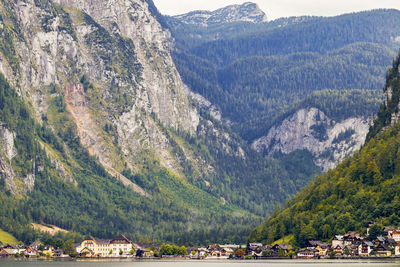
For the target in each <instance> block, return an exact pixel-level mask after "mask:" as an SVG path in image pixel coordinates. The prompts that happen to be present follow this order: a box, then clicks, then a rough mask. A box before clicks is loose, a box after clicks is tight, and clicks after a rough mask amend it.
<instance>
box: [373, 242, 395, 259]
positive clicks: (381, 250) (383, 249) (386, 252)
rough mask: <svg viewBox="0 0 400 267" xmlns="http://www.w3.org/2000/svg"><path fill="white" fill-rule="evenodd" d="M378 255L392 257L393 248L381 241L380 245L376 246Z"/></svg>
mask: <svg viewBox="0 0 400 267" xmlns="http://www.w3.org/2000/svg"><path fill="white" fill-rule="evenodd" d="M375 251H376V255H377V256H379V257H390V256H392V250H391V249H390V247H389V246H387V245H386V244H384V243H380V244H379V245H378V246H375Z"/></svg>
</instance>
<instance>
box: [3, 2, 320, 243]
mask: <svg viewBox="0 0 400 267" xmlns="http://www.w3.org/2000/svg"><path fill="white" fill-rule="evenodd" d="M0 15H1V17H0V22H1V23H0V25H1V27H0V37H1V38H0V58H1V60H0V71H1V76H0V78H1V79H0V114H1V116H0V123H1V128H0V144H1V146H0V151H1V152H0V190H1V192H2V193H1V194H0V205H1V206H2V207H4V208H3V209H1V210H0V228H1V229H3V230H5V231H7V232H10V233H13V234H14V235H15V236H16V237H17V238H18V239H19V240H22V241H24V242H30V241H32V240H33V239H34V238H35V237H37V235H38V233H36V232H34V231H32V229H31V227H30V223H31V222H35V223H42V224H52V225H56V226H59V227H62V228H64V229H67V230H69V231H71V232H75V233H80V234H83V235H87V234H91V235H93V236H96V237H111V236H114V235H116V234H117V233H125V234H127V235H128V236H130V237H131V238H133V239H138V240H156V241H157V240H159V241H170V242H178V243H182V244H207V243H213V242H235V243H240V242H243V241H244V240H245V239H246V237H247V235H248V232H249V231H250V229H252V228H253V227H255V226H256V224H258V223H260V222H261V218H263V217H265V216H266V215H267V214H270V213H272V211H273V209H274V206H275V205H276V204H280V203H284V202H285V201H286V200H287V199H288V198H290V197H292V196H293V195H294V194H295V193H296V192H298V191H299V190H300V189H301V188H302V187H304V186H305V185H306V184H307V182H308V181H309V179H310V177H311V176H313V175H314V174H315V173H316V172H318V169H317V168H316V166H315V165H314V164H313V162H312V159H311V156H310V154H309V153H306V152H304V151H296V152H294V153H293V154H292V155H284V156H282V159H272V158H268V157H263V156H262V155H260V154H258V153H257V152H255V151H254V150H252V149H251V148H250V147H249V145H248V144H246V143H245V142H244V141H243V140H242V139H241V138H240V137H238V136H237V134H235V133H234V132H232V131H231V130H230V129H229V128H228V127H227V126H225V125H224V124H223V123H222V122H221V121H219V120H218V119H215V118H214V117H213V116H211V115H210V114H209V113H208V112H207V110H206V109H205V108H204V107H202V105H201V104H200V103H198V102H197V101H195V100H194V99H195V98H196V96H195V95H194V94H193V93H192V92H190V90H187V88H186V87H185V85H184V84H183V82H182V80H181V78H180V75H179V73H178V71H177V70H176V68H175V65H174V62H173V61H172V58H171V55H170V50H171V44H172V42H171V40H170V39H169V37H170V35H169V33H168V32H167V31H165V30H164V29H163V28H162V26H161V25H162V24H163V23H165V22H164V21H163V18H162V16H161V15H160V14H159V13H158V11H157V10H156V9H155V7H154V4H153V3H152V2H151V1H136V0H124V1H119V4H118V5H108V4H107V2H106V1H100V0H96V1H78V0H55V1H47V0H28V1H10V0H2V1H0ZM292 156H293V160H290V159H291V158H292ZM296 166H304V168H302V169H300V170H299V169H298V168H296Z"/></svg>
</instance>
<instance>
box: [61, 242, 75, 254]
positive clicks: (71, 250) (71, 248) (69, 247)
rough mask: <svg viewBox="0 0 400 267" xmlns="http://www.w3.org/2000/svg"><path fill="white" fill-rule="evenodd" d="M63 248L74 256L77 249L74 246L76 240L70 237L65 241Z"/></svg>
mask: <svg viewBox="0 0 400 267" xmlns="http://www.w3.org/2000/svg"><path fill="white" fill-rule="evenodd" d="M63 249H64V251H65V253H66V254H68V255H70V256H72V255H75V254H76V250H75V247H74V240H72V239H68V240H67V241H65V242H64V246H63Z"/></svg>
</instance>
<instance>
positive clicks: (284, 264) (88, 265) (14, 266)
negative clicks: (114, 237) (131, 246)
mask: <svg viewBox="0 0 400 267" xmlns="http://www.w3.org/2000/svg"><path fill="white" fill-rule="evenodd" d="M399 265H400V259H397V260H394V259H393V260H379V259H371V260H266V261H261V260H260V261H227V260H220V261H211V260H204V261H195V260H191V261H184V260H181V261H173V260H168V261H161V260H157V261H140V260H136V261H40V260H37V261H36V260H35V261H13V260H0V267H42V266H43V267H267V266H271V267H306V266H312V267H346V266H351V267H354V266H360V267H361V266H365V267H378V266H383V267H392V266H396V267H397V266H399Z"/></svg>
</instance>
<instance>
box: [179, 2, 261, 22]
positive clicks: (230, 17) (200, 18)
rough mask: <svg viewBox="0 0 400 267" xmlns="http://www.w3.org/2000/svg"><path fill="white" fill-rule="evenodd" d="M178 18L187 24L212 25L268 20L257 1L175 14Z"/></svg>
mask: <svg viewBox="0 0 400 267" xmlns="http://www.w3.org/2000/svg"><path fill="white" fill-rule="evenodd" d="M173 18H175V19H176V20H179V21H181V22H182V23H186V24H194V25H201V26H206V27H207V26H212V25H216V24H223V23H234V22H252V23H263V22H267V21H268V20H267V16H266V14H265V13H264V12H263V11H262V10H261V9H260V8H259V7H258V5H257V4H255V3H250V2H247V3H244V4H242V5H230V6H227V7H224V8H220V9H217V10H215V11H193V12H190V13H187V14H183V15H178V16H174V17H173Z"/></svg>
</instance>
